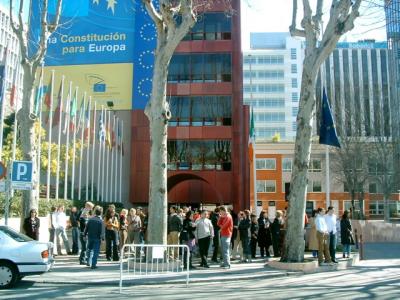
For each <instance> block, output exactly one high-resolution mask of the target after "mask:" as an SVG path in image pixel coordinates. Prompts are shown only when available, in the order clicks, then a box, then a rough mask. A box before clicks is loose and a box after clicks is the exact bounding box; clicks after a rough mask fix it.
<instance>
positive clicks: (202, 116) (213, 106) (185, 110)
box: [168, 95, 232, 126]
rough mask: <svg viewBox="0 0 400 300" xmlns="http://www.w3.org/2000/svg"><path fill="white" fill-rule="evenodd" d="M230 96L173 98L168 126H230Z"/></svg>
mask: <svg viewBox="0 0 400 300" xmlns="http://www.w3.org/2000/svg"><path fill="white" fill-rule="evenodd" d="M231 102H232V98H231V96H211V95H210V96H193V97H188V96H182V97H179V96H173V97H171V98H170V108H171V119H170V120H169V122H168V126H221V125H222V126H230V125H231V123H232V121H231V118H232V106H231Z"/></svg>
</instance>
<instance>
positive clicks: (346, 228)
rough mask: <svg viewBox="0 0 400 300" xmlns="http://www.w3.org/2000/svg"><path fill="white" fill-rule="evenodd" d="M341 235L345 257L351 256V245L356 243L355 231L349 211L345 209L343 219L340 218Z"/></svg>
mask: <svg viewBox="0 0 400 300" xmlns="http://www.w3.org/2000/svg"><path fill="white" fill-rule="evenodd" d="M340 235H341V241H342V245H343V258H346V254H347V258H349V257H350V252H351V245H354V238H353V232H352V228H351V223H350V219H349V212H348V211H347V210H345V211H344V213H343V216H342V219H341V220H340Z"/></svg>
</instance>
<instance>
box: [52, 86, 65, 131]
mask: <svg viewBox="0 0 400 300" xmlns="http://www.w3.org/2000/svg"><path fill="white" fill-rule="evenodd" d="M62 84H63V82H62V81H61V82H60V87H59V89H58V95H57V100H58V104H57V107H56V109H55V111H54V116H53V127H55V126H57V125H58V124H59V123H60V114H61V101H62Z"/></svg>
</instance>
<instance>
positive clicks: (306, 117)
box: [281, 59, 315, 262]
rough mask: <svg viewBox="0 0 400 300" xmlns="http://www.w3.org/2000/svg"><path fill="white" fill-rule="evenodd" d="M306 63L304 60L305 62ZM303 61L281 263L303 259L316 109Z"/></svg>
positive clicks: (308, 67) (310, 71)
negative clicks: (313, 124) (309, 169)
mask: <svg viewBox="0 0 400 300" xmlns="http://www.w3.org/2000/svg"><path fill="white" fill-rule="evenodd" d="M306 60H307V59H306ZM306 60H305V61H304V68H303V74H302V84H301V94H300V106H299V113H298V116H297V126H298V127H297V135H296V142H295V156H294V164H293V173H292V180H291V191H290V199H289V207H288V217H287V231H286V236H285V243H284V251H283V255H282V259H281V260H282V261H287V262H302V261H303V260H304V246H305V243H304V215H305V209H306V199H307V183H308V179H307V173H308V164H309V161H310V153H311V134H312V116H313V113H314V108H315V74H314V73H315V72H314V71H313V65H310V64H307V63H306Z"/></svg>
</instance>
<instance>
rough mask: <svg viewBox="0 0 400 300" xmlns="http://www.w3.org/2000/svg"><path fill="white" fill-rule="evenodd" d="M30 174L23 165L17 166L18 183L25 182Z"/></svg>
mask: <svg viewBox="0 0 400 300" xmlns="http://www.w3.org/2000/svg"><path fill="white" fill-rule="evenodd" d="M27 173H28V167H27V166H26V165H23V164H18V166H17V181H21V180H23V178H25V176H26V174H27Z"/></svg>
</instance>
